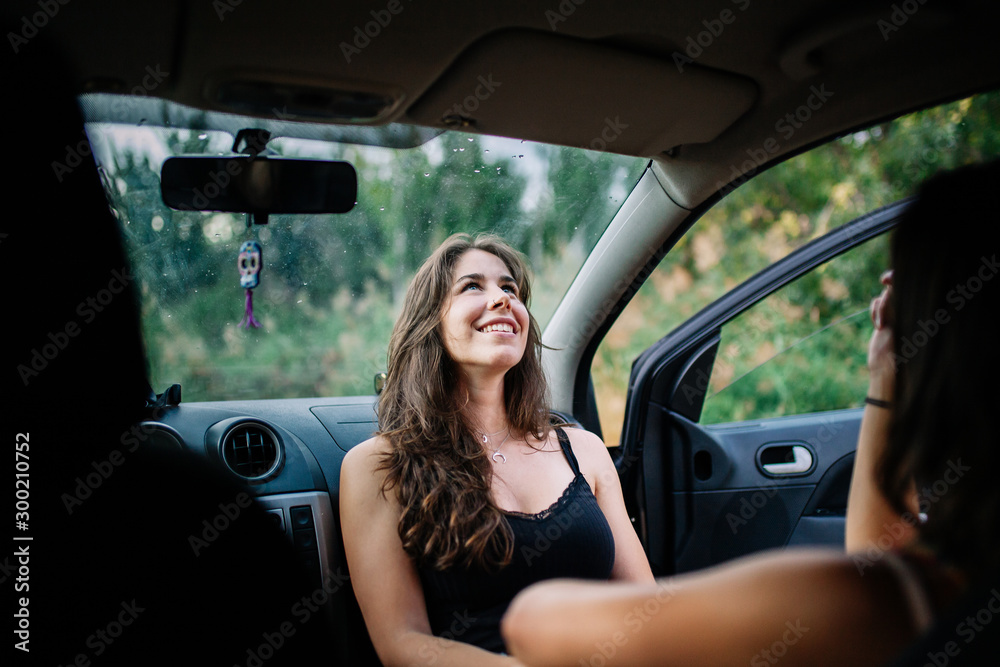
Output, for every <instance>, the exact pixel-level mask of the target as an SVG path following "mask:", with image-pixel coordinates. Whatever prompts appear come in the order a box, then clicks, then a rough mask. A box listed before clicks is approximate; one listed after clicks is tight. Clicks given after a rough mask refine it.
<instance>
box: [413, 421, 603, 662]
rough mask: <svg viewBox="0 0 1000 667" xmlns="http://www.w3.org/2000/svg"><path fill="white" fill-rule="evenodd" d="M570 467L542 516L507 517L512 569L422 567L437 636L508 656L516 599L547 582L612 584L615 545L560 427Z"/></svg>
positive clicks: (517, 514)
mask: <svg viewBox="0 0 1000 667" xmlns="http://www.w3.org/2000/svg"><path fill="white" fill-rule="evenodd" d="M556 434H557V436H558V437H559V445H560V446H561V447H562V451H563V454H565V456H566V459H567V461H568V462H569V466H570V468H571V469H572V470H573V472H574V473H575V475H576V476H575V477H574V478H573V481H572V482H570V483H569V486H567V487H566V490H565V491H563V494H562V496H560V497H559V499H558V500H557V501H556V502H554V503H553V504H552V505H551V506H550V507H549V508H548V509H546V510H544V511H542V512H539V513H538V514H524V513H521V512H504V518H505V519H506V521H507V523H508V524H509V525H510V528H511V531H512V533H513V535H514V554H513V558H512V560H511V562H510V564H509V565H508V566H507V567H505V568H503V569H501V570H499V571H498V572H487V571H485V570H483V569H482V568H479V567H476V566H473V567H471V568H468V569H466V568H463V567H458V566H456V567H452V568H449V569H447V570H443V571H440V570H434V569H431V568H429V567H422V568H419V571H420V581H421V583H422V585H423V590H424V598H425V599H426V602H427V616H428V618H429V619H430V623H431V630H432V631H433V633H434V634H435V635H436V636H439V637H445V638H447V639H454V640H457V641H461V642H465V643H467V644H474V645H476V646H479V647H481V648H484V649H487V650H489V651H493V652H497V653H499V652H503V651H506V647H505V646H504V643H503V639H502V638H501V637H500V617H501V616H503V614H504V612H505V611H506V610H507V607H508V605H510V602H511V600H513V599H514V596H515V595H516V594H517V593H518V592H520V591H521V590H522V589H524V588H526V587H527V586H528V585H530V584H533V583H535V582H538V581H542V580H544V579H552V578H556V577H574V578H582V579H608V578H609V577H610V576H611V568H612V566H613V565H614V562H615V543H614V538H613V537H612V535H611V527H610V526H608V521H607V519H605V517H604V513H603V512H602V511H601V508H600V506H598V504H597V498H595V497H594V494H593V492H592V491H591V489H590V484H588V483H587V480H586V479H585V478H584V476H583V475H582V474H581V473H580V466H579V464H578V463H577V460H576V456H575V455H574V454H573V449H572V448H571V447H570V444H569V438H568V437H567V436H566V433H564V432H563V430H562V429H560V428H556Z"/></svg>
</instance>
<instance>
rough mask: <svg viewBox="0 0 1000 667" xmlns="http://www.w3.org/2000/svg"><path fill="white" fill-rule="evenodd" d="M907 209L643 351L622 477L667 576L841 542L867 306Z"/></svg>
mask: <svg viewBox="0 0 1000 667" xmlns="http://www.w3.org/2000/svg"><path fill="white" fill-rule="evenodd" d="M907 205H908V202H907V201H902V202H898V203H896V204H893V205H890V206H887V207H885V208H883V209H880V210H878V211H875V212H874V213H870V214H868V215H866V216H863V217H861V218H858V219H856V220H854V221H853V222H851V223H849V224H846V225H844V226H842V227H839V228H837V229H835V230H834V231H832V232H829V233H828V234H826V235H825V236H822V237H820V238H818V239H816V240H814V241H812V242H810V243H809V244H807V245H805V246H803V247H801V248H799V249H798V250H797V251H795V252H793V253H791V254H789V255H788V256H786V257H784V258H783V259H781V260H779V261H778V262H776V263H774V264H772V265H771V266H769V267H768V268H766V269H765V270H763V271H761V272H760V273H758V274H756V275H754V276H753V277H751V278H750V279H748V280H746V281H745V282H744V283H742V284H740V285H739V286H737V287H736V288H734V289H732V290H731V291H730V292H729V293H727V294H726V295H724V296H723V297H721V298H720V299H718V300H717V301H715V302H714V303H712V304H711V305H709V306H708V307H706V308H705V309H704V310H702V311H701V312H699V313H698V314H697V315H695V316H694V317H693V318H691V319H690V320H688V321H687V322H685V323H684V324H683V325H681V326H680V327H678V328H677V329H675V330H674V331H672V332H671V333H670V334H668V335H666V336H665V337H663V338H662V339H660V340H659V341H658V342H657V343H655V344H654V345H652V346H651V347H650V348H649V349H647V350H646V351H645V352H643V353H642V354H641V355H640V356H639V357H638V358H637V359H636V360H635V362H634V364H633V366H632V373H631V378H630V381H629V391H628V398H627V406H626V413H625V423H624V428H623V432H622V448H623V450H622V452H621V456H620V458H619V461H620V462H621V463H620V472H621V475H622V482H623V486H624V491H625V495H626V498H627V503H628V504H629V505H630V507H629V509H630V512H631V515H632V516H633V517H636V521H637V528H638V529H639V532H640V536H641V537H642V538H643V540H644V542H645V544H646V545H647V549H648V553H649V557H650V561H651V564H652V565H653V569H654V572H655V573H656V574H657V575H667V574H674V573H680V572H686V571H691V570H696V569H699V568H703V567H706V566H709V565H713V564H716V563H720V562H723V561H726V560H728V559H731V558H734V557H737V556H741V555H745V554H748V553H751V552H754V551H758V550H762V549H767V548H774V547H782V546H786V545H829V546H841V547H842V546H843V542H844V516H845V508H846V502H847V493H848V488H849V485H850V478H851V470H852V464H853V459H854V450H855V446H856V442H857V436H858V430H859V427H860V422H861V413H862V409H861V406H862V404H863V400H864V396H865V390H866V388H867V366H866V357H867V342H868V338H869V336H870V333H871V321H870V318H869V315H868V305H869V303H870V301H871V299H872V298H873V297H874V296H876V295H877V294H878V293H879V291H880V290H881V286H880V285H879V283H878V277H879V275H880V273H881V272H882V271H883V270H885V269H886V268H887V267H888V262H889V257H888V235H887V234H886V232H887V231H888V230H889V229H891V228H892V227H893V226H894V225H895V224H896V222H897V221H898V219H899V216H900V215H901V213H902V212H903V211H904V210H905V208H906V206H907Z"/></svg>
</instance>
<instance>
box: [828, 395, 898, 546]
mask: <svg viewBox="0 0 1000 667" xmlns="http://www.w3.org/2000/svg"><path fill="white" fill-rule="evenodd" d="M868 395H869V397H871V398H875V399H878V400H884V401H891V399H892V391H891V385H887V384H886V383H884V382H879V381H878V379H877V378H873V380H872V383H871V385H870V386H869V389H868ZM890 409H891V408H886V407H880V406H877V405H871V404H865V411H864V415H863V416H862V418H861V431H860V433H859V434H858V447H857V451H856V453H855V457H854V473H853V475H852V477H851V489H850V493H849V495H848V499H847V521H846V530H845V535H844V546H845V548H846V550H847V552H848V553H857V552H862V551H868V550H870V549H872V548H873V547H874V548H875V549H877V550H880V551H886V550H889V549H893V548H895V547H898V546H902V545H904V544H906V543H908V542H909V541H910V540H911V539H912V538H913V535H914V534H915V531H914V524H915V517H913V516H910V517H906V516H903V515H900V513H899V512H897V511H896V510H895V509H894V508H893V507H892V505H891V504H890V503H889V501H888V500H887V499H886V497H885V495H884V494H883V493H882V491H881V489H880V488H879V485H878V479H877V474H878V470H877V468H878V462H879V457H880V456H881V454H882V452H883V451H885V446H886V443H887V441H888V438H889V423H890V418H891V412H890Z"/></svg>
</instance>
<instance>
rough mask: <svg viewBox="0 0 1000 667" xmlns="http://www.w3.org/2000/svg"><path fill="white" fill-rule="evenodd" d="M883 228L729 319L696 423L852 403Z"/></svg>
mask: <svg viewBox="0 0 1000 667" xmlns="http://www.w3.org/2000/svg"><path fill="white" fill-rule="evenodd" d="M887 241H888V236H887V235H883V236H881V237H878V238H877V239H874V240H872V241H869V242H867V243H865V244H863V245H861V246H858V247H855V248H853V249H852V250H850V251H848V252H846V253H844V254H842V255H840V256H839V257H837V258H835V259H833V260H831V261H829V262H826V263H825V264H823V265H822V266H819V267H817V268H816V269H814V270H813V271H810V272H809V273H808V274H806V275H804V276H802V277H800V278H799V279H797V280H795V281H794V282H792V283H790V284H788V285H786V286H785V287H783V288H781V289H780V290H778V291H777V292H775V293H773V294H771V295H770V296H768V297H767V298H765V299H763V300H762V301H760V302H758V303H757V304H756V305H754V306H752V307H751V308H748V309H747V310H745V311H744V312H743V313H741V314H740V315H739V316H737V317H736V318H734V319H733V320H730V321H729V322H727V323H726V324H725V325H724V326H723V327H722V331H721V341H720V344H719V351H718V353H717V355H716V359H715V364H714V366H713V367H712V374H711V378H710V380H709V389H708V396H707V398H706V400H705V405H704V407H703V408H702V414H701V420H700V421H701V423H703V424H714V423H719V422H732V421H745V420H750V419H765V418H768V417H781V416H784V415H792V414H803V413H807V412H819V411H822V410H835V409H839V408H853V407H858V406H860V405H861V401H862V399H863V398H864V395H865V389H866V387H867V383H868V372H867V356H866V354H867V342H868V338H869V336H870V335H871V330H872V328H871V320H870V318H869V315H868V306H869V304H870V302H871V299H872V298H873V297H874V296H876V295H877V294H878V292H879V290H880V289H881V288H880V286H879V282H878V279H879V276H880V275H881V273H882V272H883V271H884V270H885V268H886V266H887V264H888V261H889V253H888V247H887Z"/></svg>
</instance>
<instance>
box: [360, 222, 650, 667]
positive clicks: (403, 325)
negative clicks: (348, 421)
mask: <svg viewBox="0 0 1000 667" xmlns="http://www.w3.org/2000/svg"><path fill="white" fill-rule="evenodd" d="M530 296H531V286H530V282H529V279H528V271H527V266H526V264H525V262H524V260H523V259H522V258H521V256H520V255H519V253H517V252H516V251H514V250H513V249H512V248H511V247H510V246H509V245H507V244H506V243H504V242H503V241H501V240H500V239H499V238H497V237H493V236H484V237H477V238H471V237H468V236H466V235H456V236H453V237H452V238H450V239H448V240H447V241H446V242H445V243H444V244H443V245H442V246H441V247H440V248H438V250H437V251H436V252H435V253H434V254H433V255H432V256H431V257H430V258H429V259H428V260H427V261H426V262H425V263H424V265H423V267H422V268H421V269H420V271H418V273H417V275H416V277H415V278H414V280H413V283H412V284H411V286H410V289H409V291H408V292H407V297H406V300H405V302H404V305H403V312H402V314H401V315H400V318H399V320H398V321H397V322H396V326H395V329H394V331H393V335H392V338H391V340H390V343H389V367H388V368H389V370H388V377H387V379H386V385H385V389H384V390H383V392H382V394H381V396H380V399H379V431H378V434H377V436H376V437H375V438H373V439H371V440H368V441H367V442H364V443H362V444H360V445H358V446H357V447H355V448H354V449H352V450H351V451H350V452H349V453H348V454H347V456H346V458H345V459H344V463H343V466H342V468H341V519H342V525H343V535H344V545H345V551H346V554H347V560H348V564H349V566H350V568H351V581H352V583H353V585H354V590H355V594H356V595H357V598H358V602H359V604H360V606H361V610H362V613H363V614H364V617H365V622H366V625H367V626H368V631H369V634H370V635H371V637H372V642H373V643H374V645H375V648H376V650H377V652H378V654H379V657H380V659H381V660H382V661H383V662H384V663H385V664H390V665H391V664H397V663H400V662H406V663H409V662H410V661H412V657H413V656H414V655H419V656H421V657H428V658H429V657H433V658H435V660H437V659H441V660H443V661H444V662H442V663H440V664H460V665H466V664H472V663H474V664H506V663H508V662H510V660H509V659H508V658H505V657H503V656H499V655H491V652H492V653H494V654H495V653H501V652H503V651H504V650H505V646H504V644H503V641H502V639H501V638H500V633H499V622H500V617H501V616H502V615H503V612H504V611H505V610H506V608H507V605H508V604H509V603H510V600H511V598H512V597H513V595H514V594H516V593H517V592H518V591H519V590H521V589H523V588H524V587H525V586H527V585H529V584H530V583H533V582H536V581H541V580H544V579H548V578H551V577H556V576H578V577H582V578H590V579H608V578H619V579H628V580H637V581H651V580H652V574H651V572H650V569H649V565H648V564H647V562H646V558H645V555H644V554H643V551H642V548H641V546H640V544H639V541H638V538H637V537H636V534H635V532H634V531H633V529H632V527H631V524H630V522H629V519H628V516H627V515H626V512H625V507H624V503H623V501H622V493H621V488H620V486H619V483H618V476H617V474H616V472H615V469H614V466H613V464H612V462H611V458H610V456H609V455H608V453H607V450H606V448H605V447H604V446H603V443H602V442H601V441H600V439H599V438H597V436H595V435H593V434H591V433H588V432H586V431H582V430H578V429H565V430H564V429H562V428H560V427H556V428H553V427H551V426H550V424H549V411H548V407H547V402H546V383H545V377H544V375H543V374H542V371H541V359H540V352H541V342H540V336H539V332H538V325H537V323H536V322H535V320H534V318H533V317H532V315H531V313H530V311H529V310H528V306H527V302H528V299H529V298H530ZM539 536H544V537H545V541H544V543H542V542H541V541H540V540H539ZM459 621H461V622H460V623H459ZM489 661H494V662H493V663H490V662H489Z"/></svg>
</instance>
